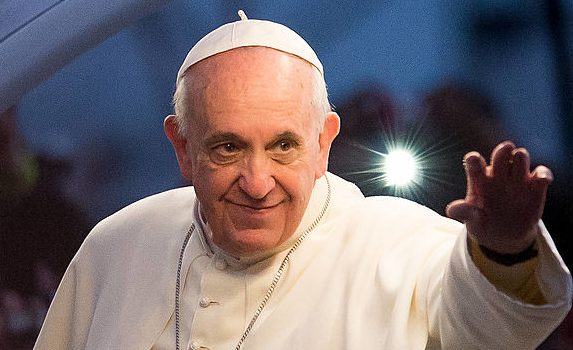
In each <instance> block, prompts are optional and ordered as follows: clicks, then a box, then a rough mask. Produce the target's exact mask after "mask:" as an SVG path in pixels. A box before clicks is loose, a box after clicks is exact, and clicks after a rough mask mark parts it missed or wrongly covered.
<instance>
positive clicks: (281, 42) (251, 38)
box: [177, 19, 324, 85]
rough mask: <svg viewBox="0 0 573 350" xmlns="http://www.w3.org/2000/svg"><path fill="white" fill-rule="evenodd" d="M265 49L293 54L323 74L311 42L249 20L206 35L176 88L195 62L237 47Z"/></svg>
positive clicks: (187, 60)
mask: <svg viewBox="0 0 573 350" xmlns="http://www.w3.org/2000/svg"><path fill="white" fill-rule="evenodd" d="M245 46H262V47H269V48H272V49H275V50H279V51H283V52H286V53H290V54H292V55H295V56H298V57H300V58H302V59H303V60H305V61H307V62H309V63H311V64H312V65H313V66H315V67H316V68H317V69H318V70H319V72H320V74H322V75H324V73H323V67H322V63H320V60H319V59H318V57H317V56H316V53H315V52H314V50H313V49H312V48H311V47H310V45H308V43H307V42H306V41H305V40H304V39H303V38H302V37H300V36H299V35H298V34H297V33H295V32H294V31H293V30H292V29H290V28H288V27H286V26H284V25H282V24H279V23H275V22H270V21H263V20H256V19H248V20H240V21H236V22H233V23H227V24H224V25H222V26H220V27H219V28H217V29H215V30H213V31H212V32H210V33H209V34H207V35H205V36H204V37H203V38H202V39H201V40H199V42H197V44H195V46H193V47H192V48H191V50H189V53H188V54H187V57H185V60H184V61H183V64H182V65H181V67H180V68H179V72H178V73H177V85H179V80H180V79H181V77H182V76H183V75H184V73H185V72H186V71H187V69H189V67H191V66H192V65H194V64H195V63H197V62H199V61H201V60H203V59H205V58H207V57H210V56H213V55H216V54H218V53H221V52H225V51H228V50H231V49H234V48H237V47H245Z"/></svg>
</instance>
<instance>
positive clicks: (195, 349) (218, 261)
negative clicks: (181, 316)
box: [189, 257, 228, 350]
mask: <svg viewBox="0 0 573 350" xmlns="http://www.w3.org/2000/svg"><path fill="white" fill-rule="evenodd" d="M227 266H228V264H227V262H226V261H225V259H223V258H221V257H217V258H215V268H216V269H217V270H221V271H222V270H224V269H226V268H227ZM216 303H217V302H215V301H212V300H211V299H210V298H209V297H202V298H201V299H200V300H199V306H200V307H202V308H207V307H209V306H210V305H211V304H216ZM189 349H190V350H199V349H209V348H207V347H204V346H202V345H201V344H200V343H199V341H197V340H192V341H191V342H190V343H189Z"/></svg>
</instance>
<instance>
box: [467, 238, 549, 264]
mask: <svg viewBox="0 0 573 350" xmlns="http://www.w3.org/2000/svg"><path fill="white" fill-rule="evenodd" d="M478 246H479V249H480V251H481V252H482V253H483V255H484V256H485V257H486V258H488V259H489V260H492V261H493V262H495V263H498V264H500V265H504V266H513V265H516V264H520V263H524V262H526V261H529V260H531V259H533V258H535V257H537V255H538V250H537V241H533V242H532V243H531V244H530V245H529V246H527V247H526V248H525V249H523V250H521V251H519V252H517V253H500V252H497V251H495V250H493V249H490V248H488V247H486V246H483V245H481V244H478Z"/></svg>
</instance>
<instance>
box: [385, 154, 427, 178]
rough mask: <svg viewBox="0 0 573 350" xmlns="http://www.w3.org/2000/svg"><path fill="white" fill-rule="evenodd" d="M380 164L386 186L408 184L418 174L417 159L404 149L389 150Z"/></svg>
mask: <svg viewBox="0 0 573 350" xmlns="http://www.w3.org/2000/svg"><path fill="white" fill-rule="evenodd" d="M382 164H383V166H382V172H383V178H384V181H385V183H386V185H387V186H397V187H403V186H408V185H410V184H411V182H412V181H414V180H415V179H416V177H417V175H418V174H417V171H418V163H417V160H416V158H415V157H414V155H413V154H412V153H411V152H409V151H408V150H405V149H396V150H392V151H390V153H388V154H387V155H385V156H384V160H383V162H382Z"/></svg>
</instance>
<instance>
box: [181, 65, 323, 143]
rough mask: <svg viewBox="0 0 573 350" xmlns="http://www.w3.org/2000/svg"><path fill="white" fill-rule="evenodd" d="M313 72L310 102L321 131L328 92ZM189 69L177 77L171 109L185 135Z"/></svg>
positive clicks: (315, 71)
mask: <svg viewBox="0 0 573 350" xmlns="http://www.w3.org/2000/svg"><path fill="white" fill-rule="evenodd" d="M313 68H314V69H313V72H314V81H313V83H314V84H313V88H314V99H313V101H312V104H313V105H314V106H316V108H317V112H318V113H319V117H320V118H319V120H318V122H319V123H318V125H319V131H322V128H323V127H324V121H325V119H326V115H327V114H328V113H329V112H331V111H332V108H331V105H330V102H329V101H328V92H327V87H326V82H325V80H324V76H323V75H322V74H321V73H320V72H319V71H318V69H316V68H315V67H314V66H313ZM189 71H190V70H187V72H185V73H184V74H183V76H181V78H180V79H179V81H178V83H177V85H176V86H175V93H174V94H173V109H174V112H175V121H176V123H177V129H178V130H177V131H178V132H179V135H181V136H183V137H186V136H188V135H189V134H188V133H189V119H190V118H189V116H188V115H187V113H188V112H189V110H190V106H189V101H188V100H187V95H188V94H187V93H186V90H187V86H188V84H187V83H186V80H187V78H189V76H190V74H189Z"/></svg>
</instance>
